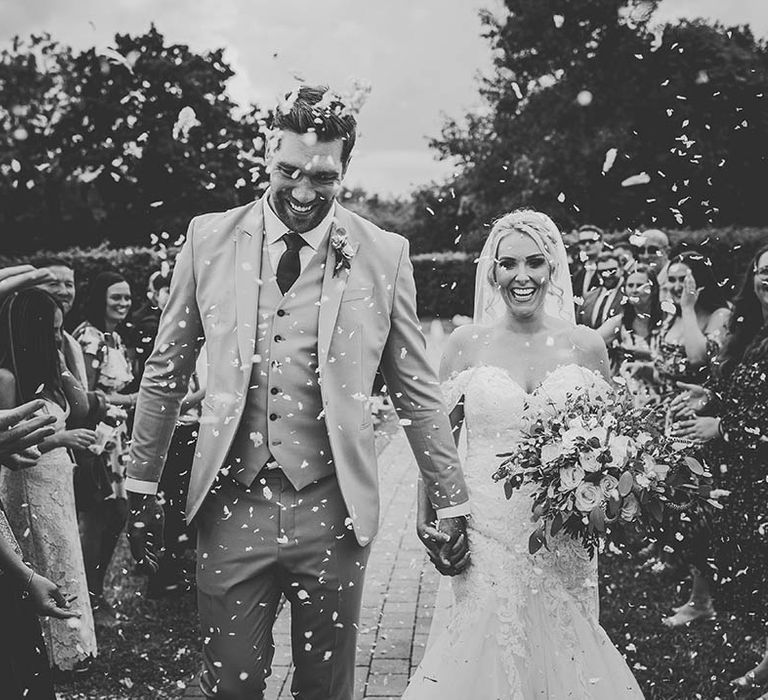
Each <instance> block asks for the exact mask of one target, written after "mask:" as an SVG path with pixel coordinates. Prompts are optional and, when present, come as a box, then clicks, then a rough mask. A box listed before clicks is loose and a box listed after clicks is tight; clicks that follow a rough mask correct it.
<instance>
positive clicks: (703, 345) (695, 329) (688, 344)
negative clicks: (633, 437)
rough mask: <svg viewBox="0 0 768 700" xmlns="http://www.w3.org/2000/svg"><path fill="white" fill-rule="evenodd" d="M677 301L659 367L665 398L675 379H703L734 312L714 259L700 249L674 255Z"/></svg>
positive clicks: (670, 288)
mask: <svg viewBox="0 0 768 700" xmlns="http://www.w3.org/2000/svg"><path fill="white" fill-rule="evenodd" d="M667 292H668V293H669V297H670V300H671V302H672V306H668V307H667V308H665V309H664V310H665V311H668V312H669V315H668V316H667V318H666V319H665V321H664V325H663V327H662V329H661V333H660V337H659V345H658V352H657V357H656V372H657V374H658V376H659V379H660V381H661V383H662V390H663V393H664V395H665V397H666V398H672V397H673V396H674V395H675V394H676V393H678V390H677V386H676V383H677V382H687V383H691V384H702V383H703V382H705V381H706V380H707V377H708V376H709V370H710V366H711V363H712V361H713V360H715V359H716V358H717V356H718V355H719V353H720V348H721V347H722V345H723V342H724V341H725V338H726V335H727V331H728V320H729V319H730V316H731V312H730V309H729V307H728V300H727V299H726V298H725V294H724V293H723V291H722V289H721V288H720V285H719V284H718V282H717V279H716V278H715V275H714V272H713V271H712V261H711V260H710V259H709V258H707V257H705V256H704V255H702V254H701V253H698V252H695V251H688V252H686V253H682V254H681V255H678V256H677V257H675V258H673V259H672V260H671V261H670V263H669V266H668V268H667Z"/></svg>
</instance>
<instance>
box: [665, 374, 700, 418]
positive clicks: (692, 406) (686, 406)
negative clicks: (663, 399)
mask: <svg viewBox="0 0 768 700" xmlns="http://www.w3.org/2000/svg"><path fill="white" fill-rule="evenodd" d="M677 388H678V389H681V390H682V392H681V393H680V394H678V395H677V396H675V397H674V398H673V399H672V401H670V404H669V412H670V415H671V416H672V420H673V421H677V420H680V419H691V418H694V417H695V416H696V415H698V414H699V413H700V412H701V411H702V410H703V409H704V407H705V406H706V405H707V404H708V403H709V399H710V393H709V391H708V390H707V389H705V388H704V387H703V386H699V385H698V384H686V383H684V382H677Z"/></svg>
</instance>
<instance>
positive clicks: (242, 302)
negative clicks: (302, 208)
mask: <svg viewBox="0 0 768 700" xmlns="http://www.w3.org/2000/svg"><path fill="white" fill-rule="evenodd" d="M262 207H263V199H261V200H259V201H257V202H255V203H254V205H253V207H252V208H251V209H250V210H249V211H248V212H247V213H246V214H245V215H244V216H243V219H242V221H241V222H240V224H238V225H237V226H236V227H235V233H234V239H235V271H234V272H235V299H234V301H235V313H236V318H237V346H238V350H239V353H240V363H241V364H240V366H241V368H243V369H249V368H250V367H251V365H252V363H253V349H254V344H255V342H256V326H257V324H258V310H259V289H260V287H261V280H260V277H261V251H262V247H263V241H264V210H263V208H262Z"/></svg>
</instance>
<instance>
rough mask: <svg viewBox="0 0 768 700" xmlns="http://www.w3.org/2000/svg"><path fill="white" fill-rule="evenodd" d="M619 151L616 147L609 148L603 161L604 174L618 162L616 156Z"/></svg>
mask: <svg viewBox="0 0 768 700" xmlns="http://www.w3.org/2000/svg"><path fill="white" fill-rule="evenodd" d="M618 153H619V151H618V150H617V149H615V148H609V149H608V150H607V151H606V152H605V160H604V161H603V175H605V174H606V173H607V172H608V171H609V170H610V169H611V168H612V167H613V164H614V163H615V162H616V156H617V155H618Z"/></svg>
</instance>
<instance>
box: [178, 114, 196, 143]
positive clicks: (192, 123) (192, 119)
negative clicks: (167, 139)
mask: <svg viewBox="0 0 768 700" xmlns="http://www.w3.org/2000/svg"><path fill="white" fill-rule="evenodd" d="M196 126H200V122H199V121H198V119H197V115H196V114H195V110H194V109H192V107H189V106H186V107H182V109H181V111H180V112H179V116H178V117H177V118H176V123H175V124H174V125H173V138H174V139H176V140H177V141H182V142H186V140H187V139H188V138H189V132H190V130H191V129H192V128H194V127H196Z"/></svg>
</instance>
